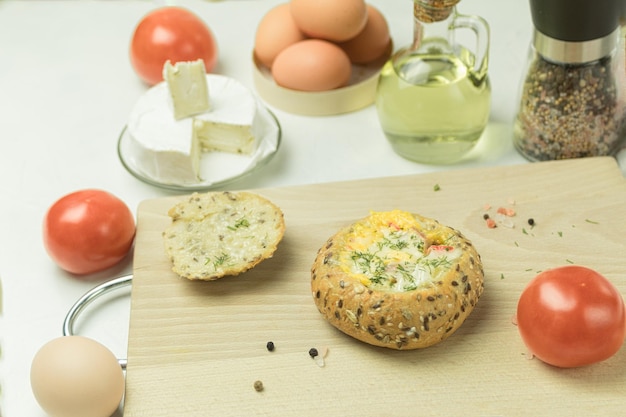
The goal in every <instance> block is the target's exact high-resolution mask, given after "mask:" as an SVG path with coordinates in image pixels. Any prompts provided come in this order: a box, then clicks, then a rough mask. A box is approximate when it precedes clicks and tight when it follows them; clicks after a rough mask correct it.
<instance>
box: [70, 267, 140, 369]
mask: <svg viewBox="0 0 626 417" xmlns="http://www.w3.org/2000/svg"><path fill="white" fill-rule="evenodd" d="M132 279H133V276H132V275H124V276H122V277H119V278H115V279H112V280H110V281H107V282H104V283H102V284H100V285H98V286H97V287H94V288H92V289H91V290H89V291H88V292H86V293H85V295H83V296H82V297H80V298H79V299H78V300H77V301H76V302H75V303H74V305H73V306H72V308H70V310H69V311H68V312H67V315H66V316H65V320H64V321H63V336H73V335H74V323H75V322H76V319H77V318H78V316H79V315H80V314H81V313H82V312H83V310H84V309H85V308H87V306H88V305H89V304H91V303H92V302H93V301H95V300H97V299H98V298H100V297H102V296H103V295H105V294H108V293H110V292H112V291H115V290H117V289H119V288H122V287H126V286H128V285H130V284H131V283H132ZM117 362H118V363H119V364H120V366H121V367H122V369H124V370H125V369H126V364H127V360H126V359H118V360H117Z"/></svg>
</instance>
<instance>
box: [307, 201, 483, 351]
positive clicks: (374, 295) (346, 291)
mask: <svg viewBox="0 0 626 417" xmlns="http://www.w3.org/2000/svg"><path fill="white" fill-rule="evenodd" d="M311 289H312V294H313V299H314V300H315V303H316V305H317V308H318V310H319V311H320V312H321V313H322V315H323V316H324V317H325V318H326V319H327V320H328V321H329V322H330V323H331V324H332V325H333V326H335V327H337V328H338V329H339V330H341V331H343V332H344V333H346V334H348V335H350V336H352V337H354V338H356V339H358V340H361V341H363V342H366V343H369V344H372V345H376V346H383V347H387V348H392V349H417V348H424V347H428V346H432V345H434V344H435V343H438V342H440V341H442V340H444V339H446V338H447V337H448V336H450V335H451V334H452V333H453V332H454V331H455V330H456V329H458V328H459V326H461V324H462V323H463V322H464V321H465V319H466V318H467V316H468V315H469V314H470V312H471V311H472V310H473V308H474V306H475V305H476V303H477V301H478V299H479V297H480V296H481V294H482V292H483V268H482V263H481V259H480V255H479V254H478V253H477V251H476V249H475V248H474V246H473V245H472V244H471V242H470V241H469V240H468V239H466V238H465V237H464V236H463V235H462V234H461V233H460V232H458V231H457V230H455V229H453V228H450V227H448V226H444V225H442V224H440V223H438V222H437V221H436V220H433V219H429V218H426V217H422V216H420V215H417V214H413V213H409V212H405V211H401V210H394V211H388V212H372V213H371V214H370V215H369V216H368V217H365V218H364V219H361V220H359V221H357V222H355V223H353V224H351V225H350V226H348V227H345V228H343V229H342V230H340V231H339V232H337V233H336V234H335V235H334V236H332V237H331V238H330V239H329V240H328V241H327V243H326V244H325V245H324V246H323V247H322V248H321V249H320V250H319V251H318V253H317V257H316V259H315V262H314V264H313V267H312V269H311Z"/></svg>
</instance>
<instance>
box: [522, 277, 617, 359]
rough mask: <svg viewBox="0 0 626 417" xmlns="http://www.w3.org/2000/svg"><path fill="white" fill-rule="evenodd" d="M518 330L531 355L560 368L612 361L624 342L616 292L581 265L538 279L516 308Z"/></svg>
mask: <svg viewBox="0 0 626 417" xmlns="http://www.w3.org/2000/svg"><path fill="white" fill-rule="evenodd" d="M517 327H518V329H519V332H520V335H521V337H522V340H523V341H524V343H525V344H526V346H527V347H528V348H529V349H530V351H531V352H532V353H533V354H534V355H535V356H537V357H538V358H539V359H541V360H542V361H544V362H546V363H549V364H551V365H554V366H558V367H561V368H572V367H577V366H584V365H590V364H592V363H596V362H600V361H603V360H605V359H608V358H610V357H611V356H613V355H614V354H615V353H616V352H617V351H618V350H619V349H620V347H621V346H622V344H623V343H624V336H625V333H626V313H625V308H624V300H623V299H622V296H621V295H620V293H619V291H618V290H617V288H615V286H613V284H612V283H611V282H610V281H608V280H607V279H606V278H605V277H603V276H602V275H600V274H599V273H597V272H596V271H593V270H591V269H589V268H585V267H582V266H575V265H569V266H563V267H559V268H555V269H550V270H548V271H544V272H542V273H540V274H538V275H537V276H536V277H535V278H534V279H533V280H532V281H531V282H530V283H529V284H528V285H527V286H526V288H525V289H524V291H523V292H522V295H521V297H520V299H519V302H518V304H517Z"/></svg>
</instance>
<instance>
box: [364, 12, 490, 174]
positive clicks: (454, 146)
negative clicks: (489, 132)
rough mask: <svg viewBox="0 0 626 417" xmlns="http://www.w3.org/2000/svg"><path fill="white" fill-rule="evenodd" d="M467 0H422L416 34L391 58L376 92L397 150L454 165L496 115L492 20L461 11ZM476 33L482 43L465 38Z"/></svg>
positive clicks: (384, 126)
mask: <svg viewBox="0 0 626 417" xmlns="http://www.w3.org/2000/svg"><path fill="white" fill-rule="evenodd" d="M458 1H459V0H414V2H413V14H414V36H413V43H412V45H410V46H409V47H406V48H402V49H400V50H398V51H397V52H396V53H395V54H393V56H392V57H391V58H390V59H389V61H388V62H387V63H386V64H385V65H384V67H383V69H382V71H381V75H380V77H379V81H378V86H377V92H376V109H377V112H378V117H379V121H380V124H381V127H382V129H383V131H384V133H385V136H386V137H387V139H388V141H389V143H390V144H391V146H392V147H393V149H394V151H395V152H396V153H398V154H399V155H401V156H403V157H404V158H407V159H409V160H413V161H416V162H420V163H427V164H451V163H454V162H458V161H459V160H460V159H461V158H463V157H464V156H465V155H466V154H467V153H468V152H469V151H470V150H471V149H472V148H474V146H475V145H476V143H477V142H478V140H479V138H480V136H481V134H482V132H483V130H484V129H485V127H486V125H487V122H488V120H489V112H490V106H491V88H490V84H489V78H488V74H487V68H488V52H489V26H488V24H487V22H485V21H484V20H483V19H482V18H480V17H477V16H466V15H461V14H459V13H457V11H456V3H457V2H458ZM459 29H469V30H470V31H471V32H473V34H474V36H473V39H475V48H474V49H473V50H470V49H469V48H468V47H466V46H464V45H462V44H461V43H460V42H457V31H458V30H459Z"/></svg>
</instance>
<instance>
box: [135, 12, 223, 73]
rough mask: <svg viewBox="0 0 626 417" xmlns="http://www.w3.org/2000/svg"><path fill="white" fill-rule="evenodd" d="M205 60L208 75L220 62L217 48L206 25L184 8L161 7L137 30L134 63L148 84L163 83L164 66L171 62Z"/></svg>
mask: <svg viewBox="0 0 626 417" xmlns="http://www.w3.org/2000/svg"><path fill="white" fill-rule="evenodd" d="M198 59H202V60H203V61H204V66H205V69H206V71H207V72H211V71H212V70H213V68H214V67H215V64H216V62H217V44H216V42H215V39H214V37H213V34H212V33H211V31H210V30H209V28H208V27H207V26H206V25H205V24H204V22H203V21H202V20H201V19H200V18H199V17H198V16H196V15H195V14H193V13H192V12H190V11H188V10H186V9H183V8H180V7H173V6H169V7H161V8H158V9H155V10H153V11H152V12H150V13H148V14H147V15H146V16H144V18H143V19H142V20H141V21H140V22H139V24H138V25H137V27H136V28H135V32H134V34H133V37H132V40H131V44H130V62H131V64H132V66H133V68H134V69H135V72H136V73H137V75H139V77H140V78H141V79H142V80H143V81H145V82H146V83H148V84H150V85H153V84H156V83H158V82H160V81H163V65H164V64H165V61H167V60H170V61H171V62H172V64H174V63H176V62H179V61H195V60H198Z"/></svg>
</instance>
